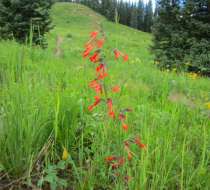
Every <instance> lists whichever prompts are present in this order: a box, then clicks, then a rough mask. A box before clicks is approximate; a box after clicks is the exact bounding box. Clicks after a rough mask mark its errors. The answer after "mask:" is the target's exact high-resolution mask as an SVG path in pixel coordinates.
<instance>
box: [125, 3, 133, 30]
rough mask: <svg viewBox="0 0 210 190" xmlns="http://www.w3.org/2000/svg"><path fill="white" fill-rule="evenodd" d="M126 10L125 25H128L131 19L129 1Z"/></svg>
mask: <svg viewBox="0 0 210 190" xmlns="http://www.w3.org/2000/svg"><path fill="white" fill-rule="evenodd" d="M126 8H127V10H126V13H127V14H126V25H127V26H130V21H131V11H132V6H131V3H130V1H129V3H127V7H126Z"/></svg>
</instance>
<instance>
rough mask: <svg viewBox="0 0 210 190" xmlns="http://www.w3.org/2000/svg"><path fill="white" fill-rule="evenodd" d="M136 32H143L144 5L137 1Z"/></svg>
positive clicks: (140, 0)
mask: <svg viewBox="0 0 210 190" xmlns="http://www.w3.org/2000/svg"><path fill="white" fill-rule="evenodd" d="M137 21H138V30H142V31H143V30H144V4H143V2H142V0H139V2H138V7H137Z"/></svg>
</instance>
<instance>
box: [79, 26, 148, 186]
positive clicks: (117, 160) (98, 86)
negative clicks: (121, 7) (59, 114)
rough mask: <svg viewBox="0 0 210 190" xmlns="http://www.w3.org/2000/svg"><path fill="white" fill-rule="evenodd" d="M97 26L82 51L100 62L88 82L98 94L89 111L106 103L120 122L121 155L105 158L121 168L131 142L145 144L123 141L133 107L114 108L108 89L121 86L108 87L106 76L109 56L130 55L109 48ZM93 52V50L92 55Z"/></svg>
mask: <svg viewBox="0 0 210 190" xmlns="http://www.w3.org/2000/svg"><path fill="white" fill-rule="evenodd" d="M95 26H98V27H99V29H97V30H96V31H95V30H94V29H93V30H92V31H90V37H91V39H90V40H89V42H87V43H84V46H85V48H86V49H85V50H84V51H83V53H82V56H83V57H84V58H86V57H87V56H89V60H90V62H94V63H98V66H96V67H95V69H94V70H95V72H96V76H97V77H96V78H94V79H92V81H90V82H89V83H88V87H89V88H91V89H93V90H94V89H95V91H96V96H94V97H93V102H92V103H90V104H92V105H87V107H88V109H89V111H92V110H93V109H94V107H95V106H102V104H106V107H107V109H108V111H107V115H109V116H110V117H111V118H112V119H114V120H115V121H116V123H118V139H119V151H118V153H119V155H117V153H116V154H115V155H109V156H108V157H107V158H106V159H105V161H106V162H107V163H108V164H109V165H110V167H113V168H119V167H120V166H123V165H124V160H125V158H126V157H128V159H132V155H131V153H130V150H129V148H130V147H131V144H133V143H138V144H139V145H140V146H141V148H144V146H145V144H144V143H141V142H140V141H139V140H138V138H137V137H132V138H130V139H126V140H123V141H122V137H121V133H122V132H123V133H125V132H124V131H126V130H129V125H128V124H127V123H126V122H125V120H124V119H126V116H125V112H126V111H128V112H130V111H132V109H130V108H124V109H121V110H119V111H116V110H114V108H113V103H114V99H113V98H112V97H107V90H109V89H111V90H112V92H117V91H119V90H120V88H119V87H117V86H115V85H112V86H111V87H109V88H107V85H106V81H105V78H106V77H107V75H109V70H108V66H109V65H108V64H107V63H108V60H109V57H110V56H114V58H115V59H121V60H122V62H124V61H126V60H127V59H128V55H127V54H126V53H122V52H121V51H120V50H118V49H116V48H114V49H112V50H109V47H108V45H104V44H103V41H104V40H106V41H108V40H107V37H106V36H105V34H104V31H103V27H102V24H101V23H98V24H97V25H94V27H95ZM99 34H102V38H101V39H98V36H99ZM101 46H102V47H105V50H103V49H99V47H100V48H101ZM94 48H97V49H94ZM91 52H93V54H92V55H91ZM111 52H113V53H111ZM120 56H121V57H122V58H121V57H120ZM103 95H104V96H105V99H103V98H102V96H103ZM100 102H101V103H100ZM117 113H118V114H117ZM121 147H123V149H124V148H125V149H126V152H127V156H123V155H122V149H121ZM120 171H121V172H120V175H119V176H122V175H124V176H125V179H127V180H128V179H129V176H128V175H127V174H122V171H123V167H121V169H120ZM120 184H121V179H120V181H119V184H118V185H119V186H118V187H120Z"/></svg>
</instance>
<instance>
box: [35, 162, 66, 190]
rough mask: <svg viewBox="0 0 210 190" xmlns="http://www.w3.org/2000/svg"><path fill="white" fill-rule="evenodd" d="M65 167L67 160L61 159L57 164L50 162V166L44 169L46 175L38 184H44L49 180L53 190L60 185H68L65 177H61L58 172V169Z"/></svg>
mask: <svg viewBox="0 0 210 190" xmlns="http://www.w3.org/2000/svg"><path fill="white" fill-rule="evenodd" d="M64 168H65V161H59V162H58V163H57V165H55V164H53V165H50V164H48V168H47V169H44V172H45V173H46V175H45V176H44V177H42V178H41V179H40V180H39V181H38V183H37V186H38V187H39V186H42V184H43V182H45V181H47V182H49V184H50V188H51V189H52V190H56V189H57V188H59V187H63V186H64V187H65V188H66V187H67V182H66V180H64V179H60V178H59V177H58V176H57V174H58V172H57V169H61V170H63V169H64Z"/></svg>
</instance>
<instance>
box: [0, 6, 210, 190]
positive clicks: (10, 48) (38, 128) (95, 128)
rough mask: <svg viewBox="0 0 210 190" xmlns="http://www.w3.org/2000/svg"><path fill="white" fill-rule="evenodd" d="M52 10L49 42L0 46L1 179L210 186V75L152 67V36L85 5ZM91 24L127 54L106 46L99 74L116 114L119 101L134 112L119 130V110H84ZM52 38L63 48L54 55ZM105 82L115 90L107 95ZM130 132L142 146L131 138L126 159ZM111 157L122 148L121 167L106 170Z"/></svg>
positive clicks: (81, 185) (89, 93)
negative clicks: (105, 58)
mask: <svg viewBox="0 0 210 190" xmlns="http://www.w3.org/2000/svg"><path fill="white" fill-rule="evenodd" d="M51 13H52V17H53V18H54V21H53V24H55V25H56V27H55V28H54V30H52V31H51V32H50V33H49V34H47V38H48V43H49V47H48V48H47V49H45V50H42V49H41V48H40V47H34V48H31V47H30V46H24V48H23V46H21V45H19V44H16V43H15V42H14V41H8V42H1V43H0V51H1V55H0V58H1V62H0V139H1V141H0V155H1V157H0V182H1V183H0V184H3V185H1V186H3V187H4V186H7V187H10V188H11V187H21V186H22V187H24V188H27V189H29V186H30V187H32V186H31V183H30V180H31V182H32V184H33V185H35V186H37V179H40V178H41V177H44V180H45V179H46V180H47V181H48V182H50V183H48V182H45V184H44V185H43V189H49V188H51V189H52V187H51V186H50V184H51V185H54V186H55V184H56V185H60V186H62V185H63V187H64V186H66V184H67V188H66V189H87V190H89V189H97V190H98V189H136V190H139V189H155V190H156V189H177V190H178V189H183V190H184V189H188V190H192V189H208V188H209V186H210V184H209V177H210V176H209V175H210V172H209V169H210V168H209V166H210V162H209V156H210V154H209V153H210V152H209V150H210V145H209V144H210V121H209V108H210V106H209V105H210V103H209V98H210V86H209V78H203V77H202V76H199V75H198V76H197V75H195V74H193V73H179V72H176V71H174V70H172V71H169V70H167V68H162V70H158V69H157V65H155V64H154V60H153V56H152V55H150V54H149V52H148V50H147V48H148V45H149V44H150V43H151V38H152V36H151V35H150V34H148V33H144V32H141V31H138V30H135V29H132V28H129V27H127V26H123V25H120V24H115V23H111V22H108V21H107V20H106V19H105V18H104V17H103V16H101V15H99V14H97V13H95V12H93V11H91V10H90V9H89V8H87V7H85V6H82V5H78V4H74V3H56V4H55V6H53V8H52V10H51ZM94 21H100V22H102V23H103V28H104V32H105V34H106V36H107V39H108V41H104V42H103V43H104V45H105V46H104V49H106V51H108V50H111V49H114V48H117V49H119V50H120V51H121V52H123V53H127V54H128V55H129V57H128V60H127V61H125V62H122V58H121V57H120V56H119V58H118V60H115V59H114V53H113V52H111V53H110V57H109V58H108V61H107V77H105V78H104V79H103V83H104V84H105V85H104V86H105V87H103V92H105V91H104V89H107V90H108V91H106V94H104V93H103V94H102V95H101V97H102V98H103V99H106V98H107V97H112V98H113V109H114V111H115V112H117V113H116V115H117V114H118V113H119V110H120V109H123V108H126V107H129V108H131V109H132V110H133V111H132V112H127V113H126V119H125V123H126V124H127V125H128V126H129V128H128V129H127V130H126V131H121V130H120V129H121V128H122V125H121V122H120V120H119V118H118V117H117V116H115V117H114V119H112V118H110V117H109V116H108V115H107V111H108V109H107V107H106V105H105V104H104V103H103V102H100V103H99V104H98V105H97V106H96V107H93V109H92V110H93V111H92V112H91V111H89V110H88V108H87V105H91V104H93V101H94V99H93V97H94V96H96V92H95V90H93V89H91V88H88V82H90V81H91V80H93V79H94V78H95V77H96V73H95V71H94V70H93V69H94V68H95V67H96V66H98V64H97V63H93V62H90V61H89V60H88V58H86V59H84V58H83V57H82V55H81V53H82V52H83V50H84V49H85V47H84V45H83V42H84V43H86V42H88V41H89V40H90V37H89V35H90V34H89V31H91V30H92V29H91V28H90V27H87V25H88V24H90V23H91V22H94ZM94 29H96V28H94ZM58 37H62V38H63V40H62V41H61V43H60V49H61V52H62V53H61V54H60V55H59V56H56V55H55V54H54V52H55V50H56V41H57V38H58ZM98 38H101V35H100V34H99V35H98ZM101 48H103V47H101ZM92 52H93V51H92ZM186 67H187V65H186ZM112 85H116V86H118V87H119V88H120V89H121V90H120V91H117V92H111V91H110V90H109V87H111V86H112ZM107 94H108V96H107ZM132 137H137V138H138V139H139V140H140V141H141V142H145V144H146V146H145V147H144V148H143V149H141V148H140V147H139V146H138V144H136V143H134V144H132V143H130V142H129V144H130V146H129V150H130V153H131V156H132V158H131V159H128V158H127V152H126V149H125V146H124V144H123V141H125V140H126V139H129V138H132ZM67 152H68V157H67V160H66V159H63V158H64V157H65V155H66V153H67ZM111 155H117V156H119V155H123V157H124V162H123V164H122V165H120V166H117V167H115V168H113V167H111V166H110V163H107V162H105V159H106V158H107V157H108V156H111ZM110 162H111V163H115V162H117V161H116V160H115V161H110ZM51 166H53V167H51ZM44 169H48V170H45V171H44V173H43V170H44ZM55 169H57V170H55ZM113 170H114V171H113ZM55 175H56V176H57V177H58V178H59V179H60V181H59V180H58V178H56V177H55ZM125 175H129V178H130V179H129V180H127V179H125ZM56 180H57V181H56ZM1 186H0V188H1Z"/></svg>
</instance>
